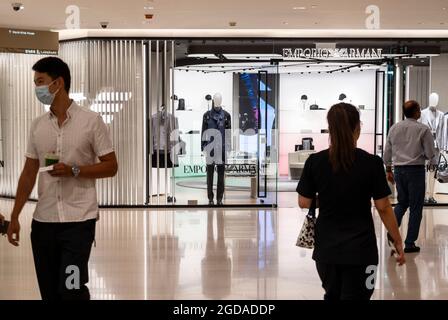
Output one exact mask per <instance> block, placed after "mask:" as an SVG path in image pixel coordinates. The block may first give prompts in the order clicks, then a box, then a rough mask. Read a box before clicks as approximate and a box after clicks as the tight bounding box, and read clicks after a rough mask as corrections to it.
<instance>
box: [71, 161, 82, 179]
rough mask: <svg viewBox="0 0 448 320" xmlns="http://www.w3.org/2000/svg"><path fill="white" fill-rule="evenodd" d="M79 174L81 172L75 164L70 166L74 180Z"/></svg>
mask: <svg viewBox="0 0 448 320" xmlns="http://www.w3.org/2000/svg"><path fill="white" fill-rule="evenodd" d="M80 172H81V170H80V169H79V167H78V166H77V165H76V164H75V165H73V166H72V173H73V176H74V177H75V178H77V177H78V176H79V173H80Z"/></svg>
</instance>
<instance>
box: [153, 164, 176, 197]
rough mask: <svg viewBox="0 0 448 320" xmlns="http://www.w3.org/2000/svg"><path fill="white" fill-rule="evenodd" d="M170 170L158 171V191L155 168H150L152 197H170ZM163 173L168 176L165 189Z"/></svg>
mask: <svg viewBox="0 0 448 320" xmlns="http://www.w3.org/2000/svg"><path fill="white" fill-rule="evenodd" d="M171 170H172V169H171V168H170V169H164V168H160V169H159V179H160V184H159V189H157V182H158V180H159V179H157V168H152V172H151V174H152V176H151V180H152V189H151V191H152V192H151V193H152V195H153V196H157V195H166V196H168V195H171V194H172V190H171V189H172V188H171ZM165 173H166V174H167V175H168V185H167V186H166V189H165V185H166V183H165Z"/></svg>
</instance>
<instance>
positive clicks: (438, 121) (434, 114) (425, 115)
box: [419, 107, 444, 149]
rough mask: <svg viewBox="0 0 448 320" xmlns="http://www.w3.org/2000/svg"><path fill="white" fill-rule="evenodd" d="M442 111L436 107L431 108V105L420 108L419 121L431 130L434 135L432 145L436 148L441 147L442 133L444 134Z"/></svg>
mask: <svg viewBox="0 0 448 320" xmlns="http://www.w3.org/2000/svg"><path fill="white" fill-rule="evenodd" d="M443 115H444V114H443V112H442V111H440V110H437V109H435V108H434V109H433V110H431V107H428V108H426V109H423V110H422V113H421V117H420V119H419V122H421V123H423V124H425V125H427V126H428V127H429V129H430V130H431V133H432V135H433V137H434V147H435V148H436V149H442V148H443V147H442V146H443V134H444V121H443Z"/></svg>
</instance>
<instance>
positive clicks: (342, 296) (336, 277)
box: [316, 262, 375, 300]
mask: <svg viewBox="0 0 448 320" xmlns="http://www.w3.org/2000/svg"><path fill="white" fill-rule="evenodd" d="M316 267H317V272H318V273H319V277H320V280H321V281H322V287H323V288H324V290H325V295H324V300H370V298H371V297H372V294H373V291H374V287H375V282H374V281H373V282H372V281H370V279H369V277H372V274H373V272H371V273H368V271H369V270H368V267H369V266H367V265H340V264H327V263H321V262H316ZM367 284H369V285H370V286H368V285H367Z"/></svg>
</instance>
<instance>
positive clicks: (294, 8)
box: [292, 7, 306, 10]
mask: <svg viewBox="0 0 448 320" xmlns="http://www.w3.org/2000/svg"><path fill="white" fill-rule="evenodd" d="M292 9H293V10H306V7H293V8H292Z"/></svg>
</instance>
